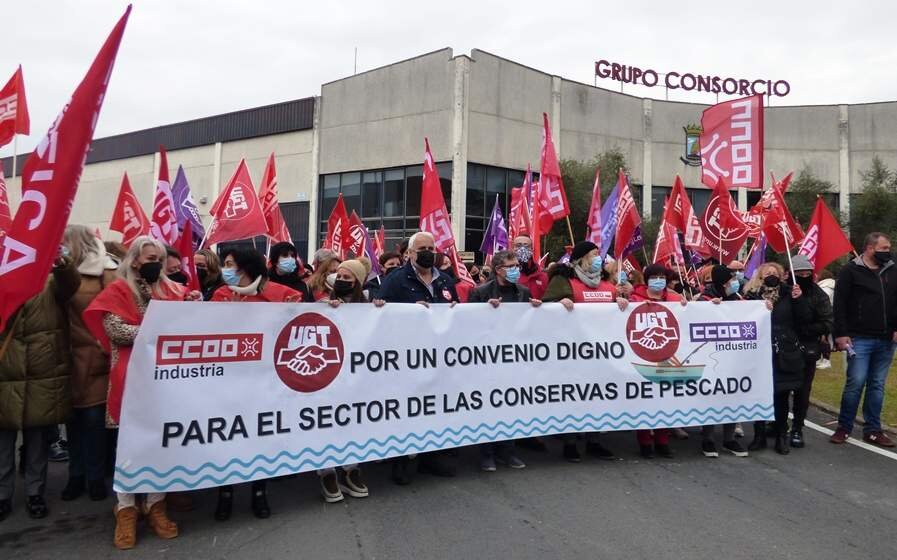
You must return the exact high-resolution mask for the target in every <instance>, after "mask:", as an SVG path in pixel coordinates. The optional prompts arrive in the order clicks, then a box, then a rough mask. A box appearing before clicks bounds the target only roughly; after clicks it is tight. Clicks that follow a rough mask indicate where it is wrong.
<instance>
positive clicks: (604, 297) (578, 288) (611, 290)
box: [570, 278, 617, 303]
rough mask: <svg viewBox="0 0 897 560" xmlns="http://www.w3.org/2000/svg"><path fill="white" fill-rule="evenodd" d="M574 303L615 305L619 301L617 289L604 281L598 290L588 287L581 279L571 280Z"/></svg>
mask: <svg viewBox="0 0 897 560" xmlns="http://www.w3.org/2000/svg"><path fill="white" fill-rule="evenodd" d="M570 287H571V288H572V289H573V301H574V302H576V303H613V302H615V301H617V287H616V286H614V285H613V284H611V283H610V282H608V281H607V280H602V281H601V282H599V283H598V286H597V287H596V288H592V287H590V286H586V285H585V284H583V283H582V281H581V280H580V279H579V278H571V279H570Z"/></svg>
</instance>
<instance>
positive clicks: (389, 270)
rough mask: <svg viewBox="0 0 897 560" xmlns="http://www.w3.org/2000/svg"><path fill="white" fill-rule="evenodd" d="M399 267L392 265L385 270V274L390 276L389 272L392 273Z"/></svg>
mask: <svg viewBox="0 0 897 560" xmlns="http://www.w3.org/2000/svg"><path fill="white" fill-rule="evenodd" d="M397 268H399V267H397V266H392V267H390V268H387V269H386V270H385V272H383V276H389V274H390V273H391V272H392V271H393V270H395V269H397Z"/></svg>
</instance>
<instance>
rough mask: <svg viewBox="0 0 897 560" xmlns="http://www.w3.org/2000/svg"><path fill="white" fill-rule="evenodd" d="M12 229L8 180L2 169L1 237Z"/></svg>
mask: <svg viewBox="0 0 897 560" xmlns="http://www.w3.org/2000/svg"><path fill="white" fill-rule="evenodd" d="M11 227H12V212H11V211H10V209H9V196H8V195H7V193H6V179H5V178H4V177H3V169H2V168H0V237H2V236H3V234H4V232H6V230H8V229H9V228H11Z"/></svg>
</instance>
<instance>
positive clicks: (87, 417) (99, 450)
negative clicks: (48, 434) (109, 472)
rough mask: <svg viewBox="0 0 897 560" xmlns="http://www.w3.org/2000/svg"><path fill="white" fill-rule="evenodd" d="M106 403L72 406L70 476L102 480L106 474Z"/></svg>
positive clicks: (67, 425) (69, 430)
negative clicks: (84, 406) (80, 406)
mask: <svg viewBox="0 0 897 560" xmlns="http://www.w3.org/2000/svg"><path fill="white" fill-rule="evenodd" d="M106 431H107V430H106V404H105V403H103V404H98V405H96V406H90V407H87V408H75V409H73V410H72V415H71V418H70V419H69V423H68V424H66V435H67V436H68V441H69V477H71V478H74V477H86V478H87V480H89V481H91V480H103V478H104V477H105V475H106V451H107V445H108V440H107V438H108V436H107V434H106Z"/></svg>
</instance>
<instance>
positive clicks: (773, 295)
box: [757, 286, 782, 305]
mask: <svg viewBox="0 0 897 560" xmlns="http://www.w3.org/2000/svg"><path fill="white" fill-rule="evenodd" d="M757 293H758V294H760V298H761V299H765V300H766V301H768V302H770V303H771V304H773V305H775V304H776V303H778V301H779V296H780V295H781V293H782V292H781V287H780V286H776V287H775V288H770V287H769V286H760V289H759V290H757Z"/></svg>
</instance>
